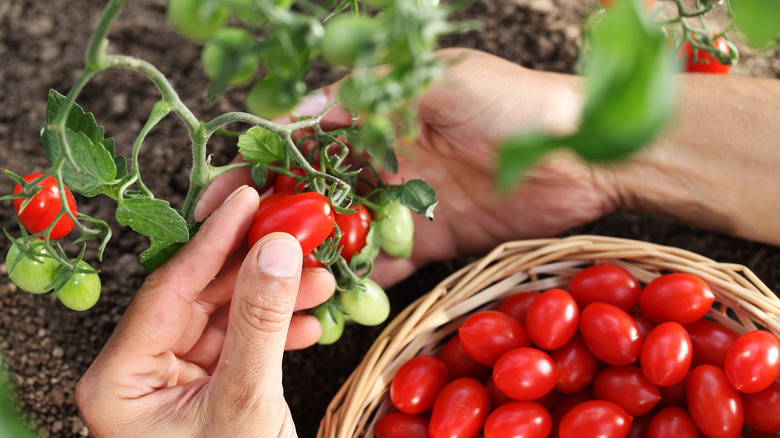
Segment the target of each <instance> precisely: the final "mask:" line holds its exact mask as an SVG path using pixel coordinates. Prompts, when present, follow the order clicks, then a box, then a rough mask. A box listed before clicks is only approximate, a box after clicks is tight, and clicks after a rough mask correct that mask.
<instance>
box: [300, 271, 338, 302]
mask: <svg viewBox="0 0 780 438" xmlns="http://www.w3.org/2000/svg"><path fill="white" fill-rule="evenodd" d="M335 291H336V279H335V278H333V275H331V273H330V272H328V270H327V269H325V268H312V269H304V270H303V271H302V272H301V285H300V288H299V290H298V297H297V298H296V300H295V311H296V312H297V311H298V310H305V309H311V308H312V307H314V306H317V305H318V304H322V303H324V302H325V301H327V300H328V298H330V297H331V295H333V292H335Z"/></svg>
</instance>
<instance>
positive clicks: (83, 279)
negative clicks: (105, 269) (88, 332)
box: [57, 260, 100, 311]
mask: <svg viewBox="0 0 780 438" xmlns="http://www.w3.org/2000/svg"><path fill="white" fill-rule="evenodd" d="M76 269H78V270H80V271H76V272H74V274H73V276H72V277H71V278H70V279H68V281H67V282H66V283H65V284H64V285H63V286H62V288H60V289H59V290H58V291H57V298H58V299H59V300H60V302H62V304H64V305H65V306H67V307H68V308H70V309H73V310H79V311H81V310H87V309H90V308H92V306H94V305H95V304H96V303H97V301H98V299H99V298H100V277H99V276H98V274H97V272H95V271H94V269H93V268H92V266H90V265H89V263H87V262H85V261H83V260H82V261H80V262H79V263H78V264H77V265H76Z"/></svg>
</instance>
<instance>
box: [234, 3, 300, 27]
mask: <svg viewBox="0 0 780 438" xmlns="http://www.w3.org/2000/svg"><path fill="white" fill-rule="evenodd" d="M294 2H295V1H294V0H274V2H273V3H274V6H276V7H278V8H282V9H290V7H291V6H292V5H293V3H294ZM230 7H231V8H233V12H234V13H235V14H236V17H237V18H238V19H239V20H241V21H243V22H244V23H246V24H248V25H250V26H262V25H263V24H265V22H266V17H265V16H263V14H261V13H259V12H258V8H257V7H256V6H255V0H231V1H230Z"/></svg>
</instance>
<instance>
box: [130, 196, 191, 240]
mask: <svg viewBox="0 0 780 438" xmlns="http://www.w3.org/2000/svg"><path fill="white" fill-rule="evenodd" d="M116 219H117V221H118V222H119V224H120V225H123V226H128V227H130V228H132V229H133V230H135V231H136V232H138V233H140V234H143V235H144V236H149V238H150V239H152V240H155V241H157V242H186V241H187V240H188V239H189V237H190V234H189V232H188V230H187V223H186V222H185V221H184V218H183V217H182V216H181V215H180V214H179V213H178V212H177V211H176V210H174V209H173V208H171V206H170V204H169V203H168V201H164V200H162V199H155V198H149V197H145V196H142V197H137V198H127V199H120V200H119V201H118V205H117V209H116Z"/></svg>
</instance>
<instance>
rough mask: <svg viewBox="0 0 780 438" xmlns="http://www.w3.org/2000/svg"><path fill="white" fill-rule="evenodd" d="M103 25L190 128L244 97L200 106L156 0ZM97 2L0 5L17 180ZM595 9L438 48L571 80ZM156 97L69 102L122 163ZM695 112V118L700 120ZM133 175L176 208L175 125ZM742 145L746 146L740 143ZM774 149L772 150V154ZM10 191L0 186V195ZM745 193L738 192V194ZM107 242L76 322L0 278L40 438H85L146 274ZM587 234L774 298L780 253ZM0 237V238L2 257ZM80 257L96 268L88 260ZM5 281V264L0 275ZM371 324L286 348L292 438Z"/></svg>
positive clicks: (720, 238) (183, 160) (131, 244)
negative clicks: (82, 380)
mask: <svg viewBox="0 0 780 438" xmlns="http://www.w3.org/2000/svg"><path fill="white" fill-rule="evenodd" d="M128 3H129V4H128V6H127V7H126V10H125V11H124V12H123V14H122V15H121V16H120V19H119V21H118V22H117V23H116V25H115V26H114V28H113V30H112V32H111V35H110V39H111V50H112V51H113V52H121V53H127V54H131V55H134V56H139V57H142V58H144V59H146V60H148V61H150V62H152V63H153V64H155V65H156V66H157V67H158V68H159V69H160V70H161V71H162V72H163V73H165V74H166V75H168V76H169V77H170V78H171V80H172V82H173V84H174V86H175V88H176V89H177V90H178V92H179V93H180V95H181V96H182V98H183V100H184V101H185V103H187V104H188V105H189V106H190V107H191V108H192V109H193V110H194V112H195V114H197V115H198V116H199V117H201V118H202V119H204V120H206V119H209V118H211V117H213V116H214V115H217V114H219V113H222V112H225V111H228V110H234V109H242V99H241V96H242V94H243V93H244V92H245V91H246V90H245V89H238V90H233V91H231V92H229V93H227V94H225V95H223V96H222V97H221V98H220V99H219V100H218V101H217V102H215V103H212V104H206V103H205V99H204V97H205V90H206V88H207V87H206V84H207V81H206V78H205V76H204V74H203V71H202V69H201V66H200V62H199V53H200V52H199V47H198V46H195V45H193V44H191V43H188V42H186V41H184V40H182V39H180V38H179V37H178V36H177V35H176V34H175V33H174V32H173V31H172V29H171V28H170V26H169V24H168V22H167V21H166V16H165V0H135V1H131V2H128ZM104 4H105V2H104V0H80V1H79V2H78V4H77V5H76V4H75V3H74V2H72V1H70V2H65V1H61V0H51V1H46V2H41V1H33V0H4V1H2V2H0V60H2V61H0V166H1V167H2V168H5V169H11V170H13V171H14V172H16V173H18V174H22V175H25V174H27V173H30V172H33V171H38V170H40V169H44V168H46V167H47V166H48V163H47V162H46V159H45V156H44V154H43V149H42V147H41V145H40V140H39V136H38V128H39V126H40V125H41V123H42V122H43V120H44V114H45V107H46V96H47V92H48V90H49V89H50V88H54V89H57V90H59V91H60V92H63V93H65V92H67V90H68V89H69V87H70V86H71V85H72V84H73V82H74V80H75V78H76V77H77V75H78V74H79V73H80V71H81V69H82V68H83V62H84V53H85V50H86V46H87V41H88V38H89V35H90V34H91V31H92V28H93V26H94V24H95V22H96V20H97V17H98V16H99V14H100V11H101V9H102V7H103V5H104ZM595 4H596V0H589V1H587V2H582V1H574V0H515V1H512V0H477V1H475V2H474V3H472V4H471V5H469V6H468V7H467V8H466V9H464V10H463V11H462V12H460V13H459V14H458V18H467V19H475V20H478V21H481V22H483V23H484V28H483V30H481V31H478V32H467V33H463V34H459V35H455V36H451V37H448V38H446V40H444V41H442V46H466V47H472V48H477V49H482V50H485V51H488V52H491V53H495V54H497V55H500V56H503V57H505V58H507V59H510V60H512V61H514V62H517V63H519V64H522V65H524V66H526V67H530V68H534V69H540V70H551V71H560V72H573V70H574V66H575V61H576V58H577V53H578V47H579V45H580V41H581V39H580V28H581V22H582V19H583V17H584V16H585V14H587V13H588V11H590V10H591V9H592V8H593V7H594V6H595ZM732 74H738V75H752V76H764V77H780V57H779V56H778V55H777V53H775V54H773V55H772V54H770V55H768V56H767V55H762V56H753V55H752V54H750V53H749V52H747V51H746V52H743V58H742V59H741V61H740V63H739V65H737V66H736V67H735V68H734V69H733V70H732ZM339 76H340V73H339V72H330V71H328V70H326V69H322V68H318V69H315V70H314V71H313V72H312V74H311V77H310V84H309V85H310V86H311V87H317V86H321V85H324V84H327V83H329V82H331V81H333V80H335V79H336V78H338V77H339ZM157 98H158V93H157V91H156V89H155V88H154V87H153V86H152V85H151V84H150V83H149V82H148V80H146V79H145V78H144V77H141V76H140V75H138V74H135V73H131V72H126V71H111V72H110V73H107V74H106V73H104V74H101V75H99V76H97V77H96V78H95V79H94V80H93V82H91V83H90V84H89V86H88V87H87V88H86V89H85V90H84V92H83V94H82V95H81V97H80V98H79V101H78V102H79V104H80V105H82V107H84V108H85V109H86V110H87V111H90V112H93V113H95V115H96V117H97V120H98V122H99V123H101V124H103V125H104V126H105V128H106V131H107V135H108V136H112V137H114V138H115V140H116V143H117V148H118V151H121V152H123V153H127V152H128V151H129V149H130V145H131V144H132V142H133V140H134V137H135V135H136V133H137V132H138V130H139V129H140V128H141V126H142V125H143V123H144V122H145V120H146V117H147V116H148V114H149V110H150V109H151V107H152V105H153V104H154V103H155V101H156V100H157ZM703 116H705V115H703ZM146 144H147V146H146V149H145V152H144V154H143V155H144V157H143V161H144V162H143V163H142V169H144V178H145V181H146V183H147V185H149V186H150V187H151V188H152V190H153V191H154V192H155V193H156V195H157V196H158V197H161V198H164V199H168V200H170V201H171V202H172V204H173V205H181V201H182V200H183V196H184V193H185V190H186V187H187V184H188V176H187V175H188V167H189V161H190V158H189V152H188V138H187V134H186V130H185V129H184V126H183V125H182V124H181V123H180V122H179V121H178V120H176V119H175V118H174V117H169V118H168V119H166V120H165V121H164V122H163V123H162V124H161V125H160V126H158V128H156V129H155V130H154V131H153V132H152V133H151V135H150V136H149V137H148V139H147V143H146ZM749 146H750V145H746V147H749ZM212 148H213V149H212V152H213V153H214V155H215V160H227V159H229V158H230V157H231V156H232V155H233V153H234V152H233V151H234V149H233V148H234V146H233V145H231V144H228V142H223V143H217V144H213V145H212ZM778 153H780V152H778ZM11 189H12V182H11V180H10V179H8V178H6V177H2V178H0V193H4V194H5V193H10V191H11ZM745 189H746V196H749V195H748V190H749V189H751V188H747V187H746V188H745ZM78 200H79V209H80V211H83V212H85V213H88V214H90V215H92V216H95V217H99V218H103V219H105V220H109V221H110V220H111V218H112V217H113V214H112V205H111V204H110V203H108V202H107V201H106V200H103V199H99V198H96V199H89V200H87V199H84V198H79V199H78ZM0 226H2V227H4V228H5V229H8V230H10V231H12V232H13V233H18V231H17V224H16V222H15V216H14V214H13V213H12V209H11V203H10V202H7V203H6V204H4V206H3V208H1V209H0ZM112 228H113V231H114V238H113V239H112V241H111V243H110V244H109V246H108V249H107V251H106V254H105V258H104V259H105V262H103V263H102V264H99V265H97V264H95V266H99V269H101V270H102V273H101V278H102V281H103V292H102V296H101V299H100V301H99V302H98V304H97V305H96V306H95V307H94V308H92V309H90V310H88V311H86V312H72V311H69V310H67V309H65V308H64V307H63V306H62V305H60V304H59V302H58V301H57V300H56V298H54V297H50V296H45V295H44V296H35V295H32V294H28V293H24V292H21V291H18V290H17V289H16V287H15V286H14V285H13V284H12V283H11V282H10V280H9V279H8V277H7V276H6V275H0V349H1V350H2V351H3V352H4V354H5V357H6V361H7V367H8V370H9V376H10V379H11V381H12V382H13V384H14V385H15V386H16V387H17V389H18V401H19V404H20V406H21V409H22V410H23V411H24V412H25V413H27V414H28V416H29V421H30V423H31V424H33V425H35V426H36V427H37V428H38V430H39V431H40V435H41V436H43V437H74V436H88V431H87V429H86V427H85V426H84V424H83V422H82V421H81V420H80V418H79V414H78V411H77V409H76V406H75V403H74V390H75V386H76V382H77V381H78V379H79V377H80V376H81V374H82V373H83V372H84V371H85V370H86V369H87V367H88V366H89V364H90V362H91V361H92V360H93V358H94V357H95V356H96V355H97V353H98V352H99V351H100V349H101V347H102V346H103V344H104V343H105V341H106V340H107V339H108V337H109V335H110V334H111V331H112V330H113V328H114V326H115V325H116V323H117V321H118V320H119V318H120V316H121V315H122V313H123V311H124V309H125V308H126V306H127V305H128V303H129V302H130V301H131V299H132V298H133V295H134V294H135V292H136V291H137V290H138V288H139V287H140V285H141V283H142V281H143V279H144V277H145V271H144V269H143V268H142V267H141V266H140V264H139V262H138V258H137V254H139V253H140V252H141V251H143V250H144V249H145V248H146V247H147V242H146V240H145V239H144V238H140V237H139V236H137V235H135V234H134V233H131V232H128V231H127V230H125V229H122V228H121V227H119V226H118V225H116V224H115V223H113V224H112ZM579 233H592V234H601V235H610V236H618V237H626V238H632V239H638V240H643V241H649V242H654V243H658V244H663V245H670V246H675V247H679V248H683V249H687V250H690V251H693V252H696V253H699V254H702V255H705V256H707V257H710V258H713V259H715V260H718V261H722V262H731V263H739V264H743V265H746V266H747V267H748V268H750V269H751V270H752V271H754V272H755V273H756V274H757V275H758V277H759V278H761V279H762V280H763V281H764V282H765V283H766V284H767V285H768V286H769V287H770V289H772V290H774V291H778V290H780V248H777V247H773V246H768V245H763V244H760V243H756V242H751V241H746V240H742V239H737V238H733V237H729V236H726V235H722V234H718V233H713V232H710V231H707V230H702V229H698V228H694V227H691V226H688V225H686V224H683V223H679V222H676V221H672V220H669V219H665V218H658V217H650V216H646V215H640V214H633V213H616V214H613V215H610V216H608V217H605V218H603V219H600V220H598V221H596V222H594V223H591V224H588V225H585V226H582V227H579V228H578V229H575V230H571V231H569V232H568V233H567V234H579ZM8 244H9V243H8V241H7V240H5V239H0V252H1V253H2V254H5V253H6V251H7V249H8ZM87 259H88V260H89V261H91V262H95V254H94V252H90V253H88V254H87ZM465 262H466V261H465V260H464V261H455V262H451V263H442V264H437V265H432V266H429V267H427V268H424V269H421V270H420V271H419V272H418V273H417V274H416V275H414V276H413V277H411V278H409V279H407V280H406V281H403V282H402V283H400V284H398V285H397V286H396V287H394V288H392V289H391V290H389V291H388V292H389V295H390V297H391V301H392V306H393V309H394V312H398V311H400V310H401V309H402V308H403V307H405V306H406V305H407V304H409V303H410V302H411V301H412V300H413V299H414V298H416V297H418V296H419V295H421V294H423V293H425V292H427V291H428V290H430V289H431V288H432V287H433V286H435V285H436V284H437V283H438V282H439V281H441V280H443V279H444V278H445V277H446V276H447V275H448V274H449V273H451V272H453V271H454V270H455V269H456V268H457V267H459V266H461V265H462V264H463V263H465ZM0 269H1V270H2V271H1V273H2V274H5V270H4V269H5V268H4V266H2V265H0ZM380 330H381V327H378V328H360V327H352V328H350V329H348V330H347V333H346V334H345V336H344V338H343V339H342V340H340V341H339V342H338V343H337V344H335V345H333V346H325V347H321V346H315V347H313V348H310V349H308V350H304V351H297V352H289V353H287V355H286V359H285V364H284V367H285V369H284V373H285V374H284V375H285V382H284V384H285V391H286V397H287V400H288V403H289V404H290V408H291V409H292V412H293V416H294V418H295V420H296V423H297V426H298V432H299V434H300V436H302V437H312V436H314V435H315V434H316V430H317V427H318V424H319V421H320V419H321V418H322V416H323V414H324V412H325V408H326V406H327V404H328V402H329V401H330V399H331V398H332V397H333V395H334V394H335V393H336V391H337V390H338V388H339V387H340V385H341V383H342V382H343V381H344V380H345V379H346V377H347V376H348V375H349V373H350V372H351V370H352V369H353V368H354V367H355V366H356V365H357V364H358V362H359V361H360V360H361V358H362V356H363V354H364V353H365V351H366V350H367V349H368V348H369V346H370V345H371V343H372V341H373V339H374V338H375V337H376V336H377V335H378V334H379V331H380Z"/></svg>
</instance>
